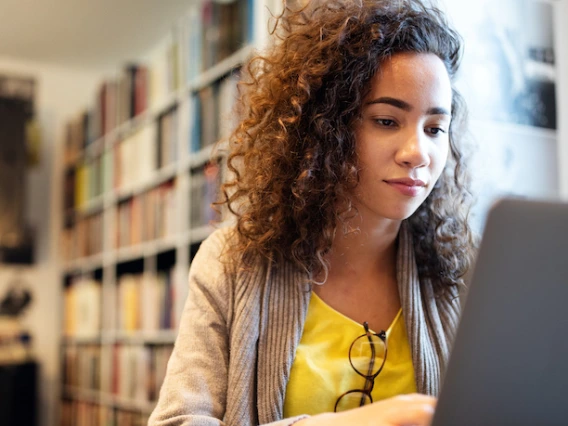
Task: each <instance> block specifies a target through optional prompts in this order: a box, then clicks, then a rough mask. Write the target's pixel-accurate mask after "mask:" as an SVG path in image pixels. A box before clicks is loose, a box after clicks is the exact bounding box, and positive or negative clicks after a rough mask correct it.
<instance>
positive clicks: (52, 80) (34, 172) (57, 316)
mask: <svg viewBox="0 0 568 426" xmlns="http://www.w3.org/2000/svg"><path fill="white" fill-rule="evenodd" d="M0 74H10V75H25V76H30V77H33V78H35V79H36V82H37V92H36V116H37V118H38V119H39V124H40V127H41V130H42V146H41V156H40V164H39V165H38V166H36V167H35V168H33V169H31V170H30V172H29V178H28V179H29V180H28V194H27V195H28V196H27V203H28V205H27V210H28V222H29V223H30V224H32V226H33V227H34V228H35V230H36V241H35V248H36V252H35V255H36V263H35V264H34V265H33V266H31V267H18V268H14V267H6V266H0V297H2V296H3V295H4V293H5V291H6V288H7V287H8V286H9V284H10V282H11V281H12V280H13V279H14V278H15V277H19V278H21V279H23V280H24V281H25V282H26V284H27V286H28V287H29V288H30V289H31V290H32V293H33V304H32V306H31V307H30V309H29V310H28V311H27V312H26V314H25V316H24V321H23V322H24V324H25V325H26V326H27V327H28V328H29V330H30V331H31V333H32V336H33V339H34V341H33V343H34V350H35V353H36V354H37V357H38V359H39V361H40V363H41V378H40V392H41V395H40V404H41V405H40V424H39V425H38V426H51V425H54V424H55V421H56V415H57V407H58V401H59V368H60V366H59V342H60V329H61V327H60V321H61V312H62V306H61V289H60V282H61V281H60V276H59V272H58V270H59V265H58V255H57V238H58V230H59V229H60V223H61V219H60V210H61V209H60V205H61V202H62V201H61V175H60V174H61V165H60V164H61V155H60V152H61V141H63V140H64V139H63V133H64V123H65V120H66V119H68V118H69V117H70V116H71V115H73V114H76V113H77V112H78V111H79V110H80V108H83V107H85V106H87V105H88V103H89V102H90V101H91V96H93V94H94V93H95V89H96V85H97V83H98V82H99V79H100V75H99V74H98V73H94V72H85V71H77V70H71V69H65V68H59V67H56V66H52V65H49V64H42V63H34V62H26V61H20V60H14V59H11V58H3V57H0Z"/></svg>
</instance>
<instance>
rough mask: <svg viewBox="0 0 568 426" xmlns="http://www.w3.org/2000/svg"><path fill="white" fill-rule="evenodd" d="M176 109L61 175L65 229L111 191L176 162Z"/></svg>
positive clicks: (141, 179)
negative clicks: (83, 208)
mask: <svg viewBox="0 0 568 426" xmlns="http://www.w3.org/2000/svg"><path fill="white" fill-rule="evenodd" d="M177 141H178V114H177V108H174V109H172V110H169V111H168V112H166V113H164V114H162V115H161V116H160V117H159V119H158V121H157V123H150V124H149V125H147V126H144V127H143V128H142V129H140V130H139V131H137V132H135V133H134V134H132V135H130V136H129V137H127V138H125V139H124V140H122V141H120V142H118V143H116V144H115V145H114V147H113V149H106V150H104V151H102V152H101V153H99V154H97V155H94V156H92V157H90V158H89V159H84V160H83V161H79V162H77V164H76V165H75V166H74V167H70V168H68V169H67V171H66V173H65V175H64V196H63V203H64V211H65V214H66V218H65V219H66V225H67V226H69V224H70V223H72V221H73V216H72V213H73V212H74V211H76V210H79V209H81V208H82V207H84V206H85V205H86V204H87V203H88V202H89V201H91V200H93V199H94V198H97V197H99V196H101V195H102V194H104V193H108V191H110V190H112V189H123V188H128V187H132V186H134V185H136V184H139V183H143V182H146V181H148V180H149V179H151V178H152V176H153V173H154V172H155V171H156V170H157V169H160V168H162V167H165V166H167V165H169V164H172V163H174V162H175V161H176V159H177V147H178V143H177Z"/></svg>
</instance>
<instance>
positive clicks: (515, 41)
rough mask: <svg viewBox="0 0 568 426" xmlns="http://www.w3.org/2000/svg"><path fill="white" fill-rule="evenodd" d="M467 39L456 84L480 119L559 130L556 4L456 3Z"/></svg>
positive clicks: (537, 0) (540, 0) (521, 0)
mask: <svg viewBox="0 0 568 426" xmlns="http://www.w3.org/2000/svg"><path fill="white" fill-rule="evenodd" d="M449 5H450V6H451V15H452V17H453V20H454V23H455V25H456V27H457V28H458V31H459V32H460V34H461V35H462V36H463V38H464V42H465V48H464V57H463V62H462V70H461V71H462V73H461V75H460V77H459V81H458V88H459V90H460V91H461V92H462V93H463V94H464V96H465V97H466V98H467V100H468V105H469V108H470V111H471V113H472V114H473V115H474V116H476V118H480V119H484V120H495V121H500V122H506V123H515V124H521V125H527V126H534V127H540V128H545V129H556V65H555V51H554V40H553V39H554V37H553V13H554V12H553V4H552V3H551V2H550V1H545V0H499V1H495V0H478V1H476V2H467V3H466V2H459V1H458V2H452V3H451V4H449Z"/></svg>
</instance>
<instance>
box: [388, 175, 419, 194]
mask: <svg viewBox="0 0 568 426" xmlns="http://www.w3.org/2000/svg"><path fill="white" fill-rule="evenodd" d="M384 182H385V183H387V184H388V185H389V186H391V187H392V188H394V189H396V190H397V191H398V192H400V193H402V194H403V195H406V196H409V197H416V196H417V195H419V194H420V193H421V192H422V191H424V190H425V188H426V183H425V182H424V181H422V180H420V179H412V178H400V179H389V180H385V181H384Z"/></svg>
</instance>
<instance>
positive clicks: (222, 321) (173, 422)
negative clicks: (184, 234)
mask: <svg viewBox="0 0 568 426" xmlns="http://www.w3.org/2000/svg"><path fill="white" fill-rule="evenodd" d="M223 244H224V241H223V238H222V234H221V233H220V232H215V233H214V234H212V235H211V236H210V237H209V238H207V239H206V240H205V241H204V242H203V243H202V244H201V247H200V248H199V250H198V252H197V254H196V255H195V258H194V259H193V261H192V264H191V268H190V272H189V291H188V296H187V300H186V302H185V306H184V309H183V313H182V317H181V320H180V327H179V332H178V336H177V339H176V342H175V345H174V350H173V352H172V355H171V357H170V360H169V362H168V367H167V371H166V377H165V379H164V383H163V385H162V388H161V390H160V396H159V399H158V404H157V406H156V408H155V409H154V411H153V413H152V415H151V417H150V420H149V423H148V425H149V426H181V425H196V426H197V425H199V426H213V425H224V423H223V421H222V419H223V417H224V413H225V406H226V398H227V375H228V365H229V344H228V335H229V334H228V321H229V318H228V315H229V308H230V299H231V294H230V293H231V289H230V285H229V283H228V282H226V281H227V279H228V277H226V274H224V268H223V265H222V263H221V260H220V255H221V252H222V249H223Z"/></svg>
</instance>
